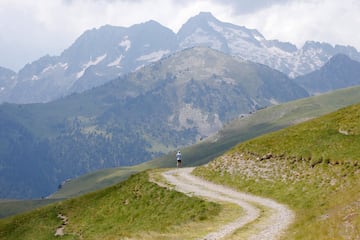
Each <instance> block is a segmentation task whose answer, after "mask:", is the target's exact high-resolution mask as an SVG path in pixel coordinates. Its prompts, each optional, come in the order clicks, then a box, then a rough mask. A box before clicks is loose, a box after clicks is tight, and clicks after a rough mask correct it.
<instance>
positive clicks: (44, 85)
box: [5, 21, 177, 103]
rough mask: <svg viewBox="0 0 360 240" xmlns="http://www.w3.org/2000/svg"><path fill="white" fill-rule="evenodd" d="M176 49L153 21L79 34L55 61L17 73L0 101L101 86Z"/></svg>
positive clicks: (173, 41)
mask: <svg viewBox="0 0 360 240" xmlns="http://www.w3.org/2000/svg"><path fill="white" fill-rule="evenodd" d="M176 49H177V42H176V36H175V33H173V32H172V31H171V30H170V29H168V28H166V27H164V26H162V25H160V24H159V23H157V22H155V21H149V22H146V23H142V24H136V25H133V26H131V27H128V28H124V27H115V26H109V25H106V26H102V27H100V28H99V29H92V30H88V31H86V32H84V33H83V34H82V35H81V36H80V37H79V38H78V39H77V40H76V41H75V42H74V43H73V44H72V45H71V46H70V47H69V48H67V49H65V50H64V52H63V53H62V54H61V55H60V56H54V57H51V56H45V57H43V58H40V59H39V60H36V61H34V62H32V63H30V64H27V65H26V66H25V67H24V68H23V69H21V70H20V71H19V73H18V76H17V84H16V86H15V87H14V89H13V90H12V91H11V94H9V97H8V98H6V99H5V100H6V101H8V102H13V103H29V102H48V101H50V100H54V99H57V98H59V97H62V96H66V95H69V94H70V93H73V92H82V91H84V90H87V89H91V88H92V87H96V86H99V85H102V84H104V83H106V82H108V81H110V80H113V79H114V78H116V77H118V76H120V75H123V74H126V73H128V72H130V71H134V70H135V69H137V68H138V67H141V66H143V65H147V64H149V63H151V62H154V61H157V60H159V59H160V58H161V57H163V56H164V55H167V54H169V53H171V52H174V51H175V50H176Z"/></svg>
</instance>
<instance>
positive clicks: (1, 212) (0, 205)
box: [0, 199, 60, 218]
mask: <svg viewBox="0 0 360 240" xmlns="http://www.w3.org/2000/svg"><path fill="white" fill-rule="evenodd" d="M59 200H60V199H35V200H0V218H4V217H8V216H11V215H15V214H18V213H22V212H27V211H30V210H33V209H35V208H39V207H42V206H44V205H48V204H51V203H54V202H56V201H59Z"/></svg>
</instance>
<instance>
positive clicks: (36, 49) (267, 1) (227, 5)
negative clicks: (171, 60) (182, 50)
mask: <svg viewBox="0 0 360 240" xmlns="http://www.w3.org/2000/svg"><path fill="white" fill-rule="evenodd" d="M200 11H207V12H211V13H212V14H213V15H214V16H215V17H216V18H218V19H219V20H220V21H224V22H231V23H233V24H236V25H240V26H245V27H248V28H254V29H257V30H258V31H259V32H260V33H262V34H263V35H264V37H265V38H266V39H278V40H280V41H288V42H291V43H294V44H296V45H297V46H298V47H301V46H302V44H303V43H304V42H305V41H306V40H315V41H321V42H328V43H331V44H333V45H334V44H343V45H351V46H354V47H356V48H357V49H358V50H360V34H359V32H358V29H359V26H360V1H358V0H251V1H250V0H204V1H200V0H199V1H197V0H191V1H190V0H181V1H180V0H132V1H131V0H0V66H2V67H7V68H10V69H13V70H15V71H18V70H19V69H20V68H22V67H23V66H24V65H25V64H26V63H29V62H32V61H34V60H37V59H38V58H39V57H41V56H44V55H46V54H50V55H60V54H61V52H62V51H63V50H64V49H66V48H67V47H69V46H70V45H71V44H72V43H73V42H74V41H75V39H76V38H77V37H79V36H80V35H81V34H82V33H83V32H84V31H85V30H87V29H91V28H94V27H95V28H98V27H100V26H102V25H105V24H111V25H115V26H125V27H126V26H130V25H133V24H136V23H141V22H145V21H148V20H150V19H152V20H155V21H157V22H159V23H161V24H162V25H164V26H166V27H168V28H170V29H172V30H173V31H174V32H177V31H178V30H179V28H180V27H181V25H182V24H183V23H185V22H186V21H187V20H188V19H189V18H190V17H192V16H194V15H197V14H198V13H199V12H200Z"/></svg>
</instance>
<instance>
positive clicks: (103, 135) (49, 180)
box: [0, 47, 308, 197]
mask: <svg viewBox="0 0 360 240" xmlns="http://www.w3.org/2000/svg"><path fill="white" fill-rule="evenodd" d="M307 96H308V94H307V92H306V91H305V90H304V89H303V88H302V87H300V86H299V85H298V84H296V83H295V82H294V81H293V80H291V79H290V78H288V77H287V76H286V75H285V74H283V73H281V72H279V71H276V70H273V69H271V68H269V67H267V66H265V65H262V64H258V63H253V62H249V61H243V60H239V59H236V58H233V57H231V56H229V55H226V54H224V53H222V52H219V51H217V50H213V49H211V48H207V47H195V48H189V49H186V50H183V51H180V52H176V53H174V54H172V55H169V56H168V57H167V58H163V59H162V60H160V61H157V62H155V63H153V64H150V65H147V66H146V67H143V68H141V69H139V70H137V71H135V72H133V73H129V74H127V75H124V76H122V77H119V78H117V79H115V80H113V81H110V82H108V83H106V84H104V85H102V86H100V87H97V88H93V89H91V90H88V91H85V92H83V93H81V94H73V95H70V96H68V97H66V98H61V99H59V100H56V101H52V102H49V103H42V104H25V105H18V104H2V105H1V106H0V124H1V126H2V128H3V129H4V131H3V130H2V131H1V135H0V141H1V142H2V146H3V148H1V149H0V159H1V165H2V166H4V167H3V168H1V169H0V172H1V177H0V184H1V186H11V188H6V187H2V188H1V191H0V197H10V196H11V197H39V194H44V193H47V194H49V193H51V192H52V191H54V190H55V189H56V186H57V184H59V183H60V182H62V181H63V180H65V179H67V178H73V177H74V176H78V175H81V174H84V173H87V172H90V171H94V170H96V169H101V168H109V167H117V166H127V165H134V164H137V163H141V162H144V161H147V160H150V159H152V158H154V157H156V156H159V155H161V154H164V153H167V152H168V151H170V150H172V149H174V148H176V147H180V146H185V145H189V144H192V143H194V142H196V141H198V140H199V139H202V138H204V137H206V136H209V135H211V134H213V133H215V132H216V131H218V130H219V129H220V128H221V127H222V126H223V125H224V124H225V123H227V122H229V121H230V120H232V119H234V118H237V117H239V116H240V114H248V113H249V112H254V111H256V110H257V109H261V108H264V107H267V106H269V105H272V104H275V103H281V102H287V101H290V100H294V99H298V98H303V97H307ZM19 169H22V170H21V171H19ZM32 175H33V176H32ZM21 179H31V180H27V181H22V180H21ZM39 182H41V183H42V184H41V185H42V187H39V186H37V184H39ZM44 189H47V190H46V191H45V190H44Z"/></svg>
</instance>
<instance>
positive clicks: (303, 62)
mask: <svg viewBox="0 0 360 240" xmlns="http://www.w3.org/2000/svg"><path fill="white" fill-rule="evenodd" d="M194 46H206V47H211V48H213V49H216V50H219V51H222V52H224V53H226V54H228V55H231V56H235V57H238V58H240V59H243V60H250V61H253V62H257V63H261V64H265V65H267V66H269V67H271V68H274V69H276V70H279V71H281V72H283V73H285V74H286V75H288V76H290V77H296V76H300V75H303V74H307V73H309V72H311V71H314V70H317V69H319V68H320V67H321V66H322V65H323V64H325V63H326V62H327V61H328V60H329V59H330V58H331V57H332V56H334V55H336V54H338V53H343V54H346V55H347V56H349V57H350V58H352V59H354V60H360V53H359V52H358V51H357V50H356V49H355V48H353V47H350V46H339V45H336V46H334V47H333V46H331V45H330V44H327V43H318V42H312V41H309V42H306V43H305V45H304V46H303V47H302V48H300V49H298V48H297V47H296V46H295V45H293V44H291V43H287V42H281V41H279V40H267V39H265V37H264V36H263V35H261V33H259V32H258V31H257V30H253V29H248V28H246V27H242V26H237V25H234V24H231V23H225V22H221V21H220V20H218V19H216V18H215V17H214V16H213V15H212V14H211V13H204V12H203V13H200V14H199V15H197V16H194V17H192V18H190V19H189V20H188V21H187V22H186V23H185V24H184V25H183V26H182V27H181V29H180V30H179V32H178V33H174V32H172V31H171V30H170V29H168V28H166V27H164V26H162V25H161V24H159V23H157V22H155V21H149V22H145V23H141V24H136V25H133V26H131V27H127V28H125V27H115V26H109V25H106V26H102V27H100V28H98V29H92V30H88V31H86V32H84V33H83V34H82V35H81V36H80V37H79V38H78V39H77V40H76V41H75V42H74V43H73V44H72V45H71V46H70V47H69V48H67V49H65V50H64V51H63V53H62V54H61V55H60V56H44V57H42V58H40V59H38V60H36V61H34V62H32V63H29V64H27V65H26V66H24V68H23V69H21V70H20V71H19V72H18V73H17V74H10V76H8V75H7V73H3V71H0V89H1V92H0V102H4V101H6V102H13V103H34V102H48V101H51V100H54V99H58V98H60V97H64V96H67V95H69V94H71V93H74V92H82V91H85V90H87V89H91V88H93V87H96V86H100V85H102V84H104V83H106V82H108V81H110V80H112V79H114V78H116V77H118V76H122V75H124V74H126V73H129V72H132V71H135V70H136V69H139V68H141V67H143V66H145V65H148V64H150V63H152V62H155V61H158V60H160V59H161V58H163V57H165V56H167V55H169V54H172V53H174V52H177V51H181V50H182V49H185V48H189V47H194ZM2 79H6V80H2Z"/></svg>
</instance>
